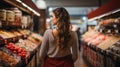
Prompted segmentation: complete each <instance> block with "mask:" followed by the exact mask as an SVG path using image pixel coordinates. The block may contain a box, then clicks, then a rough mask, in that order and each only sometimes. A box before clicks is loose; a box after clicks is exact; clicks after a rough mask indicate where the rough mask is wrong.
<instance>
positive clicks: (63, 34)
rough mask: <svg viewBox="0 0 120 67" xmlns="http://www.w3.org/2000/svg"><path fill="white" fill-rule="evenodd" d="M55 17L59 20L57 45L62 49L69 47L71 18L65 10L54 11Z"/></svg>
mask: <svg viewBox="0 0 120 67" xmlns="http://www.w3.org/2000/svg"><path fill="white" fill-rule="evenodd" d="M53 13H54V14H55V17H56V18H57V19H58V21H57V27H56V29H57V31H58V39H57V44H58V46H59V47H60V48H65V47H67V46H68V45H67V43H68V41H69V39H70V25H71V23H70V16H69V13H68V12H67V10H66V9H65V8H62V7H61V8H56V9H55V10H53Z"/></svg>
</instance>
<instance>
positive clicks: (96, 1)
mask: <svg viewBox="0 0 120 67" xmlns="http://www.w3.org/2000/svg"><path fill="white" fill-rule="evenodd" d="M44 1H45V2H46V5H47V6H49V7H51V6H55V7H56V6H57V7H63V6H64V7H66V6H67V7H91V6H92V7H94V6H99V5H101V4H104V3H105V2H108V1H109V0H44Z"/></svg>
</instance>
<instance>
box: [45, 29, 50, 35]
mask: <svg viewBox="0 0 120 67" xmlns="http://www.w3.org/2000/svg"><path fill="white" fill-rule="evenodd" d="M51 31H52V30H51V29H47V30H46V31H45V32H44V34H49V33H50V32H51Z"/></svg>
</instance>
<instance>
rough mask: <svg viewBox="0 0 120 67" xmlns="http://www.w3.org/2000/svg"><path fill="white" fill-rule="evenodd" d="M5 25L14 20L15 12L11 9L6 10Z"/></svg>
mask: <svg viewBox="0 0 120 67" xmlns="http://www.w3.org/2000/svg"><path fill="white" fill-rule="evenodd" d="M6 16H7V25H8V24H12V23H13V22H14V21H15V13H14V12H13V11H11V10H7V14H6Z"/></svg>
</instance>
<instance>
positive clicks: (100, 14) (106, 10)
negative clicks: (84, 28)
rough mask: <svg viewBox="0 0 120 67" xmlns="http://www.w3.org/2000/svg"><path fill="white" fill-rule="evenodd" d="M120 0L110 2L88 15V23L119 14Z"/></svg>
mask: <svg viewBox="0 0 120 67" xmlns="http://www.w3.org/2000/svg"><path fill="white" fill-rule="evenodd" d="M119 7H120V0H110V1H109V2H108V3H106V4H104V5H102V6H101V7H99V8H98V9H96V10H95V11H92V12H90V13H89V14H88V19H89V21H92V20H96V19H101V18H105V17H107V18H108V17H109V18H110V15H112V14H116V13H118V12H120V8H119Z"/></svg>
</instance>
